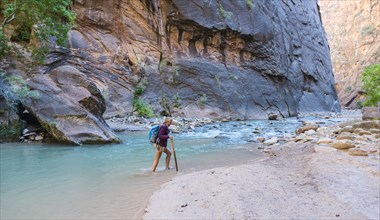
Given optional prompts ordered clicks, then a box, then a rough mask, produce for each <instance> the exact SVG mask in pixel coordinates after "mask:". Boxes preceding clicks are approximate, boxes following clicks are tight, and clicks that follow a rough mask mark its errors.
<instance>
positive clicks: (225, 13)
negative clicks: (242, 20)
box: [219, 4, 234, 20]
mask: <svg viewBox="0 0 380 220" xmlns="http://www.w3.org/2000/svg"><path fill="white" fill-rule="evenodd" d="M219 12H220V15H221V16H222V17H223V18H226V19H227V20H231V19H232V16H233V15H234V13H233V12H232V11H226V10H224V7H223V5H222V4H219Z"/></svg>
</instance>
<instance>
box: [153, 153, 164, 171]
mask: <svg viewBox="0 0 380 220" xmlns="http://www.w3.org/2000/svg"><path fill="white" fill-rule="evenodd" d="M161 154H162V152H161V151H159V150H156V155H155V156H154V161H153V165H152V171H153V172H155V171H156V168H157V165H158V161H160V158H161Z"/></svg>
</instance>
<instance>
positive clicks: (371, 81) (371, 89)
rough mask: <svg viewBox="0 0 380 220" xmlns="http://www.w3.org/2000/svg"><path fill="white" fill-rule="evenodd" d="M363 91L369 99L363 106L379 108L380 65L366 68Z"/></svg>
mask: <svg viewBox="0 0 380 220" xmlns="http://www.w3.org/2000/svg"><path fill="white" fill-rule="evenodd" d="M361 80H362V82H363V86H362V89H363V90H364V91H365V92H366V97H367V99H366V100H365V101H364V102H363V106H377V103H378V102H380V64H372V65H369V66H367V67H365V68H364V71H363V73H362V75H361Z"/></svg>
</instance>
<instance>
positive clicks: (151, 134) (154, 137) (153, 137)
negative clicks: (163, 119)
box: [149, 125, 160, 144]
mask: <svg viewBox="0 0 380 220" xmlns="http://www.w3.org/2000/svg"><path fill="white" fill-rule="evenodd" d="M159 130H160V126H159V125H155V126H153V127H152V128H151V129H150V131H149V141H150V143H153V144H155V143H156V141H157V138H158V131H159Z"/></svg>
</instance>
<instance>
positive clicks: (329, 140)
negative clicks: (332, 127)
mask: <svg viewBox="0 0 380 220" xmlns="http://www.w3.org/2000/svg"><path fill="white" fill-rule="evenodd" d="M331 142H332V139H330V138H321V139H319V140H318V141H317V144H329V143H331Z"/></svg>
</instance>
